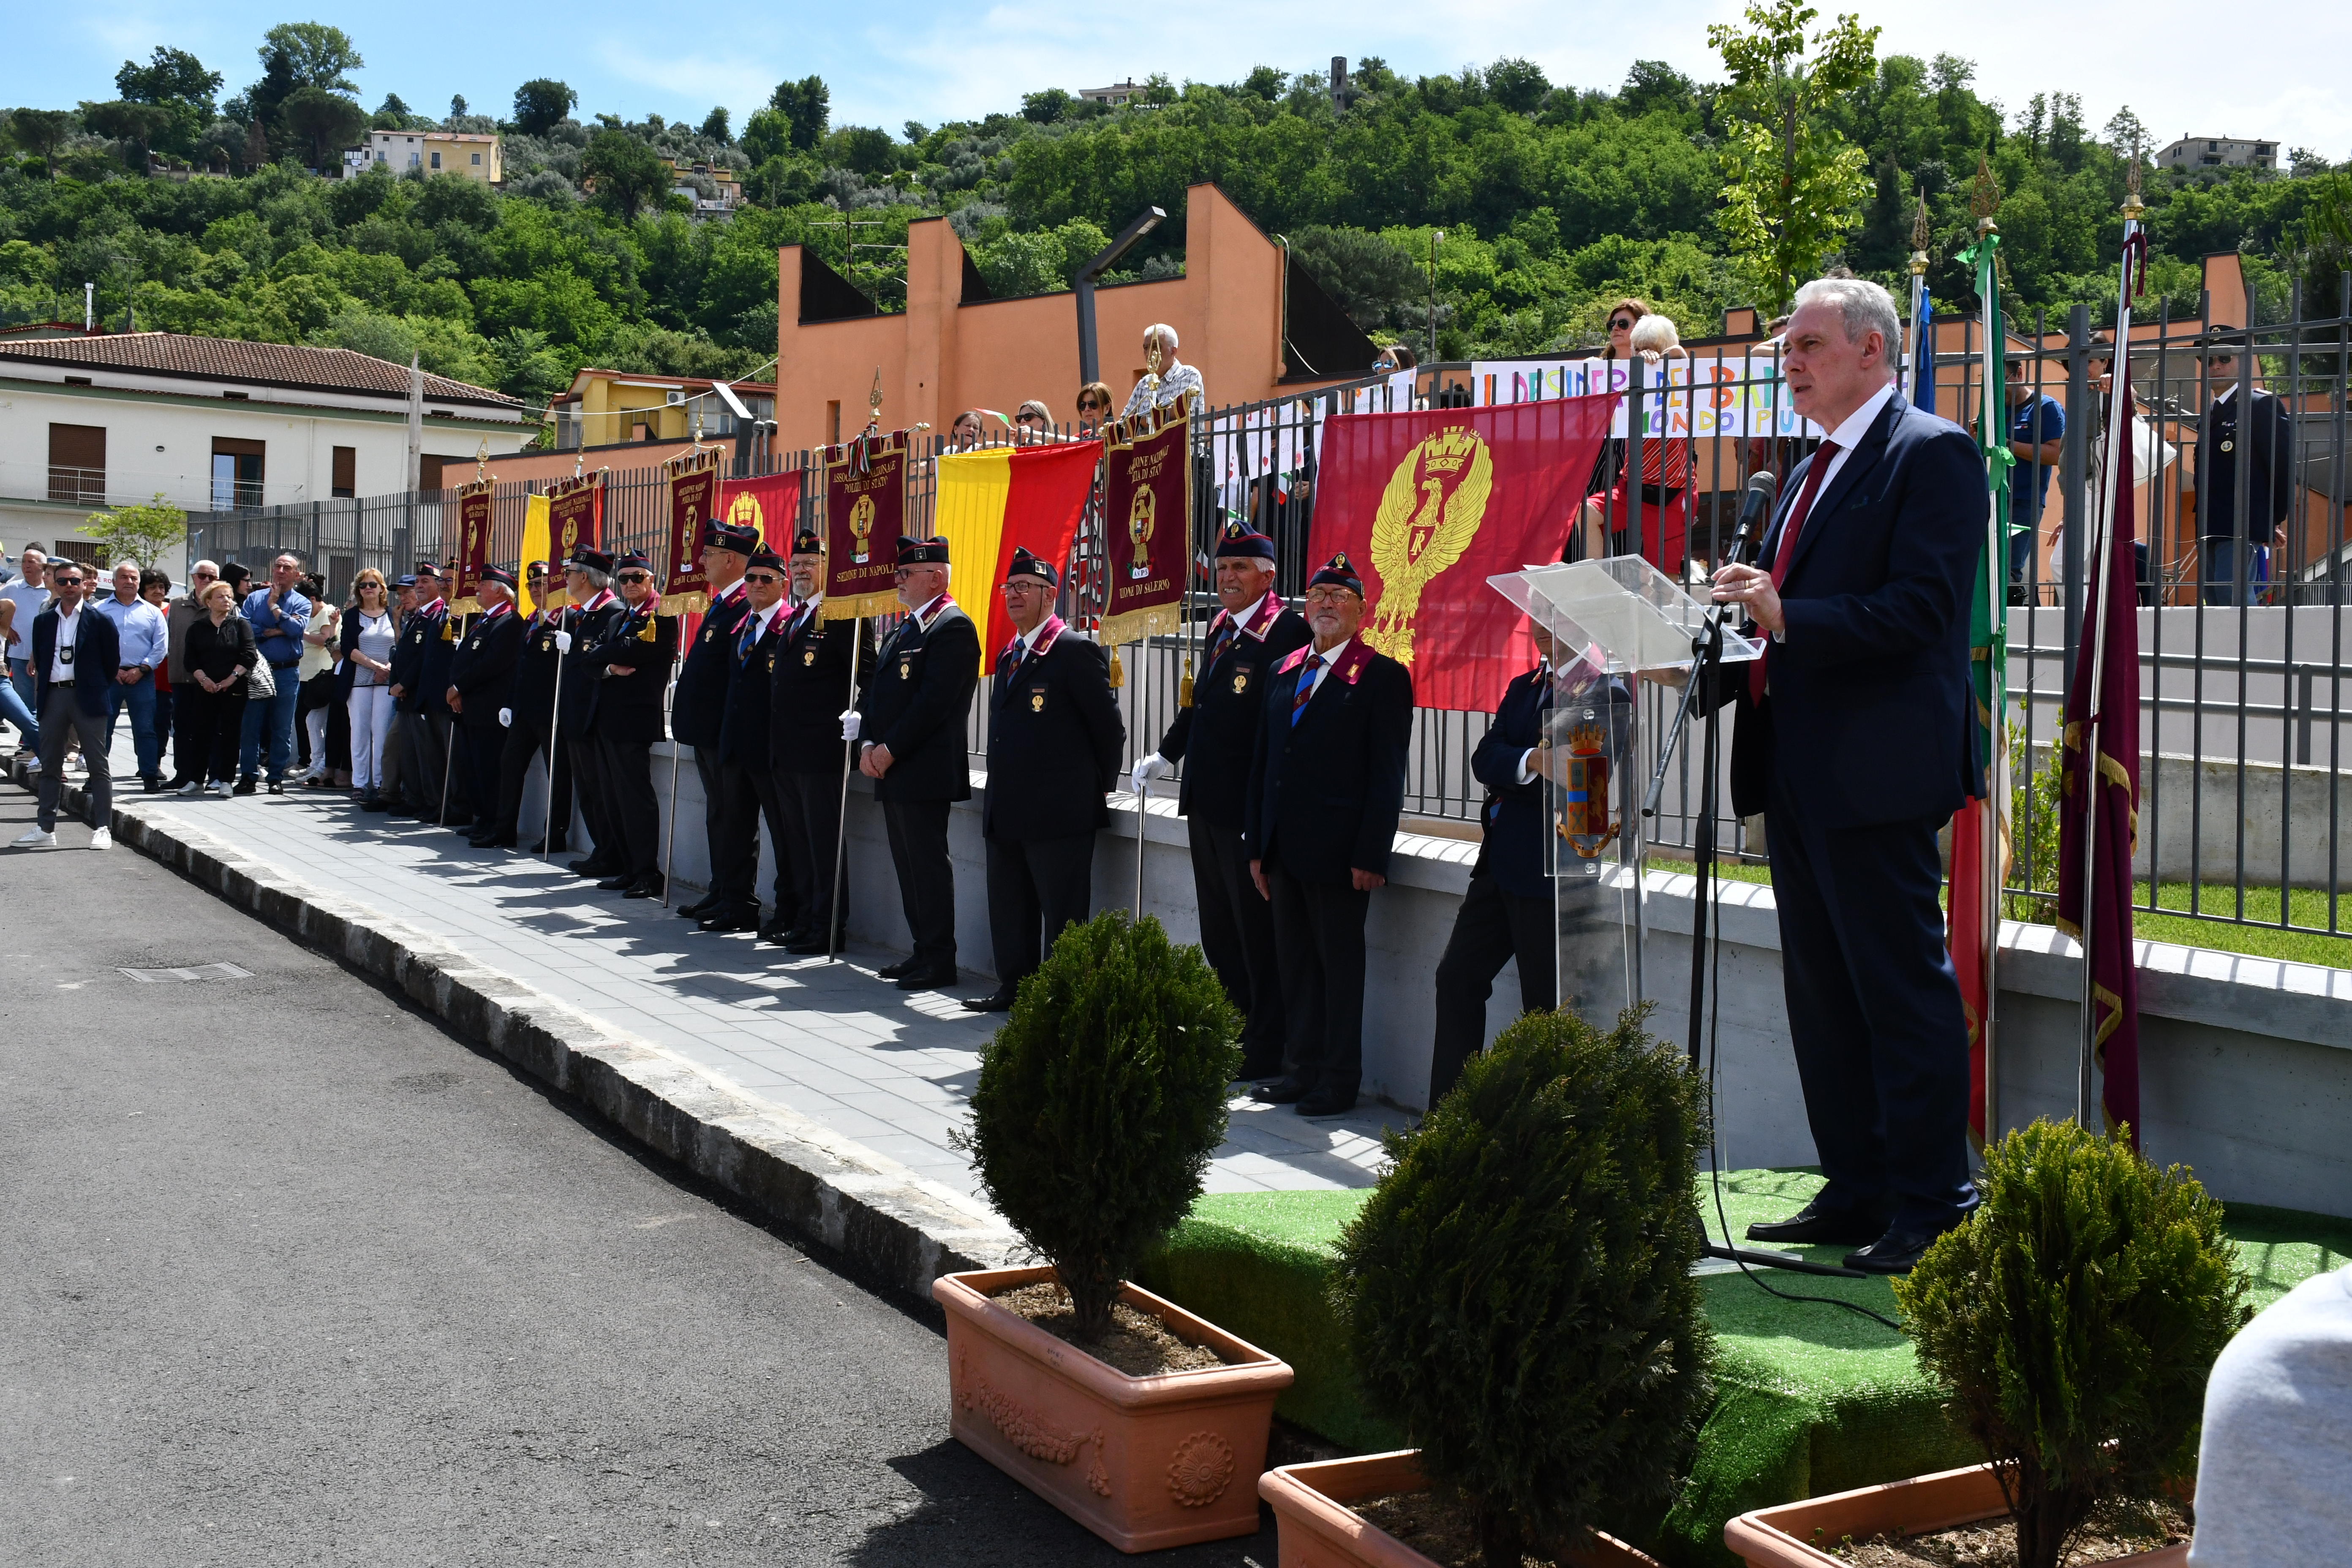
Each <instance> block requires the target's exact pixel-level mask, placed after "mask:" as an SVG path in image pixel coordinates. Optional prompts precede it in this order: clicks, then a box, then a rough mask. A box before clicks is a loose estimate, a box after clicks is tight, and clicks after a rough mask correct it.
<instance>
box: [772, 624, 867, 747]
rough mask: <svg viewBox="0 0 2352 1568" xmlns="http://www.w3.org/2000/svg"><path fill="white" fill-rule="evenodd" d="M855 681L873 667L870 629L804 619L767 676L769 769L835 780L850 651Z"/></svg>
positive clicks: (863, 678)
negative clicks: (853, 653)
mask: <svg viewBox="0 0 2352 1568" xmlns="http://www.w3.org/2000/svg"><path fill="white" fill-rule="evenodd" d="M853 647H855V648H856V650H857V683H858V685H859V687H861V688H863V687H864V686H865V684H866V681H867V680H868V679H870V678H871V676H872V673H873V669H874V631H873V628H872V627H871V626H868V625H867V624H866V622H865V621H864V620H862V619H861V620H854V621H824V620H818V619H816V618H815V617H814V616H810V617H806V618H805V619H804V620H803V623H802V624H801V625H799V626H795V627H794V628H793V634H792V636H790V637H786V638H785V639H784V643H783V647H782V655H781V657H780V658H777V660H776V668H774V669H773V670H772V671H770V672H769V675H768V765H769V766H770V767H772V768H776V769H779V770H781V771H782V772H785V773H822V774H824V775H826V776H827V777H834V778H837V777H839V776H840V774H841V770H842V769H843V767H845V765H846V764H847V762H848V746H847V744H846V742H844V741H843V740H842V738H841V710H843V709H844V708H846V707H848V706H849V660H850V650H851V649H852V648H853Z"/></svg>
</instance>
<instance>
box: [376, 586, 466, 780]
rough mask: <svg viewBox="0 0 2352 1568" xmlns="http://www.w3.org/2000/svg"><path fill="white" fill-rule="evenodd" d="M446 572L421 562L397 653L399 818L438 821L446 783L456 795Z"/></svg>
mask: <svg viewBox="0 0 2352 1568" xmlns="http://www.w3.org/2000/svg"><path fill="white" fill-rule="evenodd" d="M443 586H444V579H443V578H442V575H441V569H440V568H439V567H438V566H436V565H435V564H434V563H432V562H430V561H420V562H418V563H416V608H415V610H413V611H411V612H410V613H409V616H408V618H407V619H406V620H404V621H403V622H402V623H401V628H400V641H399V643H398V644H397V645H395V646H394V650H393V655H392V701H393V706H394V710H396V711H397V712H398V713H399V714H400V730H401V737H402V740H401V781H400V784H401V797H402V798H401V800H400V803H399V804H398V805H394V807H393V808H392V812H391V815H392V816H416V817H422V818H424V819H425V820H426V821H428V822H437V821H438V820H439V819H440V816H441V804H442V794H443V789H444V786H445V785H446V786H447V787H448V789H449V793H450V794H452V795H456V794H457V789H456V781H455V780H454V779H451V778H450V777H449V776H448V773H449V704H448V700H447V697H446V693H447V691H448V689H449V665H450V660H451V656H452V654H453V653H454V652H455V651H456V641H455V639H456V635H457V634H456V632H455V630H454V628H452V627H451V626H450V625H449V604H448V601H447V600H446V599H444V598H443V597H442V596H441V595H442V591H443Z"/></svg>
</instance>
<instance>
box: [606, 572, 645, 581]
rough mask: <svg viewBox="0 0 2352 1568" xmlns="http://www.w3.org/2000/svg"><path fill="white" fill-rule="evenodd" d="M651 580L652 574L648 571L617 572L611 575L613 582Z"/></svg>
mask: <svg viewBox="0 0 2352 1568" xmlns="http://www.w3.org/2000/svg"><path fill="white" fill-rule="evenodd" d="M653 580H654V574H652V573H650V572H619V573H615V574H614V576H613V581H614V582H615V583H650V582H652V581H653Z"/></svg>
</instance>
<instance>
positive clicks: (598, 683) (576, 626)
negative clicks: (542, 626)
mask: <svg viewBox="0 0 2352 1568" xmlns="http://www.w3.org/2000/svg"><path fill="white" fill-rule="evenodd" d="M620 615H621V602H620V601H619V600H618V599H615V600H614V601H612V602H611V603H610V604H608V605H604V607H603V608H602V609H598V610H583V609H581V608H580V607H578V606H577V605H574V606H572V607H571V608H569V609H565V610H562V611H559V612H558V613H557V616H556V619H557V629H558V630H560V631H567V632H570V633H571V634H572V651H571V652H570V653H568V654H565V655H564V656H563V674H562V683H563V694H562V697H560V698H559V699H557V701H556V715H555V731H556V733H557V735H558V736H560V737H562V739H564V740H567V741H584V740H586V739H588V737H589V736H590V735H591V734H593V732H594V731H595V728H596V704H597V700H598V699H599V698H600V697H602V696H603V695H604V666H602V665H600V664H596V663H593V661H591V660H590V659H589V658H587V657H586V656H587V653H588V650H589V649H590V648H593V647H595V646H596V644H597V641H598V640H599V639H600V638H602V637H604V633H605V631H606V630H607V629H608V628H609V627H611V626H612V624H613V623H614V621H615V620H618V619H619V618H620Z"/></svg>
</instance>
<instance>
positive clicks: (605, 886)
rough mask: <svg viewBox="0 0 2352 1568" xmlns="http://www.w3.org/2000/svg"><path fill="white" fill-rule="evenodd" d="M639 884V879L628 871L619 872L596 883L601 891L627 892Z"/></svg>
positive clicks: (597, 888)
mask: <svg viewBox="0 0 2352 1568" xmlns="http://www.w3.org/2000/svg"><path fill="white" fill-rule="evenodd" d="M636 885H637V879H635V877H632V876H631V875H629V873H627V872H626V871H621V872H617V873H615V874H614V875H613V876H610V877H607V878H605V879H604V880H603V881H601V882H598V883H597V884H596V890H597V891H598V892H600V893H625V892H627V891H628V890H629V889H631V888H634V887H635V886H636Z"/></svg>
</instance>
